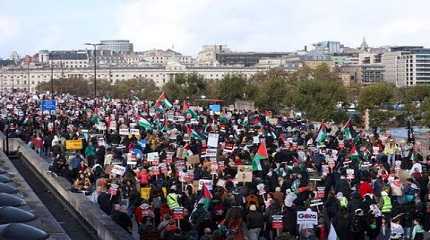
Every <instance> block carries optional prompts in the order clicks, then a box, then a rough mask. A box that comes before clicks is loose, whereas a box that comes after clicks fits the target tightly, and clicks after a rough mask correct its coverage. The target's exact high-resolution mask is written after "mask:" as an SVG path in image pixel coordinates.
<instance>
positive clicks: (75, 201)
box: [0, 133, 133, 240]
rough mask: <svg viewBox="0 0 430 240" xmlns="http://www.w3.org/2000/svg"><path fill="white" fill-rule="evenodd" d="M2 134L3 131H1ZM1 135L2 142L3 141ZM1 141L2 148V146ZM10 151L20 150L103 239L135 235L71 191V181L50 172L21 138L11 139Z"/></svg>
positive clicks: (126, 238)
mask: <svg viewBox="0 0 430 240" xmlns="http://www.w3.org/2000/svg"><path fill="white" fill-rule="evenodd" d="M0 134H1V133H0ZM1 138H2V137H1V136H0V142H1V141H2V139H1ZM2 146H3V145H2V144H1V143H0V148H2ZM9 148H10V151H17V152H19V153H20V154H21V155H22V156H23V158H24V159H25V160H27V161H28V163H29V164H30V165H31V166H32V167H33V168H34V169H35V170H36V171H37V173H38V174H40V176H42V177H43V178H44V179H46V181H47V182H49V183H50V184H51V185H52V187H53V188H54V189H56V190H57V192H58V193H59V195H60V196H61V197H63V198H64V199H65V200H66V201H68V202H69V203H70V205H71V206H72V207H73V208H74V209H75V210H76V211H77V212H78V213H79V214H80V215H81V217H82V218H83V219H85V220H86V221H87V222H88V223H89V224H90V225H91V226H92V227H93V228H94V229H95V231H96V232H97V236H98V237H99V238H100V239H103V240H120V239H121V240H132V239H133V237H132V236H131V235H130V234H129V233H128V232H126V231H125V230H124V229H123V228H121V227H120V226H119V225H117V224H116V223H115V222H113V221H112V219H111V217H110V216H108V215H106V214H105V213H104V212H103V211H102V210H101V209H100V208H99V206H98V205H97V204H94V203H92V202H90V201H89V200H88V199H87V198H86V197H85V195H83V194H81V193H72V192H70V187H71V185H70V183H69V182H67V180H65V179H64V178H62V177H55V176H53V175H51V174H48V167H49V164H48V162H47V161H46V160H44V159H42V158H41V157H40V156H39V155H37V153H36V152H34V151H33V150H32V149H31V148H30V147H28V146H27V145H26V144H25V143H24V142H23V141H22V140H21V139H9Z"/></svg>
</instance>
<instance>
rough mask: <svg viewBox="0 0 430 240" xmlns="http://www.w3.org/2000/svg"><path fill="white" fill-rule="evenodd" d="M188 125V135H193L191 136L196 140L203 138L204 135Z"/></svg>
mask: <svg viewBox="0 0 430 240" xmlns="http://www.w3.org/2000/svg"><path fill="white" fill-rule="evenodd" d="M186 127H187V133H188V135H190V136H191V138H193V139H196V140H202V139H203V137H202V136H201V135H200V134H199V133H198V132H196V131H195V130H194V129H192V128H191V127H190V126H188V125H187V126H186Z"/></svg>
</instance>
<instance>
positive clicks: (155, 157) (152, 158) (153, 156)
mask: <svg viewBox="0 0 430 240" xmlns="http://www.w3.org/2000/svg"><path fill="white" fill-rule="evenodd" d="M159 158H160V157H159V156H158V152H150V153H148V156H147V159H148V162H155V161H158V159H159Z"/></svg>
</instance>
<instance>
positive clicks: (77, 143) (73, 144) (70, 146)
mask: <svg viewBox="0 0 430 240" xmlns="http://www.w3.org/2000/svg"><path fill="white" fill-rule="evenodd" d="M82 148H83V144H82V140H81V139H79V140H66V150H81V149H82Z"/></svg>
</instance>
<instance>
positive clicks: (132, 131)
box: [130, 128, 140, 136]
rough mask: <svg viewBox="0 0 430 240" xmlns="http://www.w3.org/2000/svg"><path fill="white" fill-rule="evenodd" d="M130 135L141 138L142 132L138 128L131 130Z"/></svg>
mask: <svg viewBox="0 0 430 240" xmlns="http://www.w3.org/2000/svg"><path fill="white" fill-rule="evenodd" d="M130 134H131V135H134V136H139V135H140V131H139V129H137V128H130Z"/></svg>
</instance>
